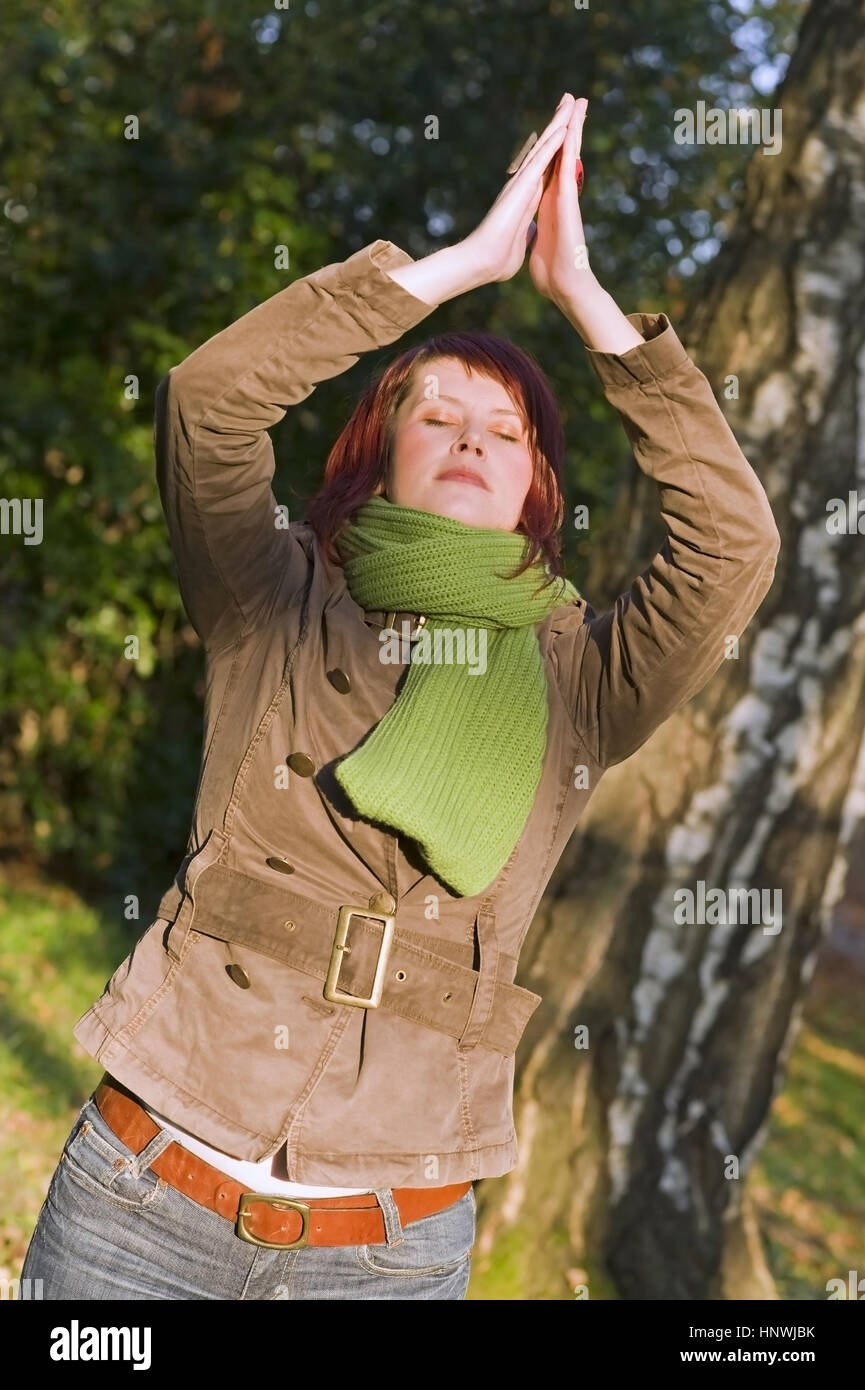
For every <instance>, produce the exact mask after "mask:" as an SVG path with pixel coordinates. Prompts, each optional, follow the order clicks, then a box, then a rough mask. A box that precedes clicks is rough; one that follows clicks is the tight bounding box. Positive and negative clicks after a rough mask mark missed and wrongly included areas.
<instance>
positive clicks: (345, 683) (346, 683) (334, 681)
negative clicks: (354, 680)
mask: <svg viewBox="0 0 865 1390" xmlns="http://www.w3.org/2000/svg"><path fill="white" fill-rule="evenodd" d="M327 678H328V680H329V681H330V683H331V685H332V686H333V688H334V690H338V691H339V693H340V695H347V694H348V692H349V691H350V690H351V681H350V679H349V677H348V675H347V673H346V672H345V671H343V670H342V669H341V668H340V667H339V666H335V667H334V668H333V670H332V671H328V673H327Z"/></svg>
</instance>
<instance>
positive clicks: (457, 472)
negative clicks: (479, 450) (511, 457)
mask: <svg viewBox="0 0 865 1390" xmlns="http://www.w3.org/2000/svg"><path fill="white" fill-rule="evenodd" d="M438 476H439V479H440V480H441V481H444V480H445V479H448V478H450V479H453V481H454V482H458V483H473V484H474V485H475V487H482V488H484V490H485V491H489V489H488V488H487V485H486V482H485V480H484V479H483V478H482V477H481V475H480V473H476V472H475V470H474V469H473V468H466V466H465V465H464V464H460V466H459V467H458V468H446V469H445V471H444V473H439V475H438Z"/></svg>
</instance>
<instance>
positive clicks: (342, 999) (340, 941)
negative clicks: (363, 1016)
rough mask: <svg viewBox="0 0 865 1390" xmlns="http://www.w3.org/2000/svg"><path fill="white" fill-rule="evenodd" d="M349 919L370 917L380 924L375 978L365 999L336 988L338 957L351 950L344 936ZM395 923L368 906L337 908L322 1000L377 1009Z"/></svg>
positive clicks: (390, 917)
mask: <svg viewBox="0 0 865 1390" xmlns="http://www.w3.org/2000/svg"><path fill="white" fill-rule="evenodd" d="M352 917H372V918H374V919H375V920H376V921H378V922H381V923H382V924H383V925H382V934H381V944H380V945H379V948H378V960H377V961H376V965H375V976H374V978H373V982H372V991H371V993H370V994H369V996H368V997H365V996H363V995H359V994H345V993H344V991H343V990H341V989H339V988H338V986H337V981H338V979H339V971H340V966H341V965H342V958H343V956H344V955H346V954H347V953H348V952H349V951H350V950H351V947H350V946H349V945H348V944H347V937H348V928H349V924H350V922H351V919H352ZM395 922H396V919H395V918H394V917H393V916H388V914H387V913H386V912H373V911H372V910H371V909H370V908H368V907H361V906H360V905H358V904H354V903H351V904H350V903H345V904H344V905H343V906H342V907H341V908H340V909H339V919H338V921H337V926H336V936H335V937H334V941H333V949H332V950H331V953H330V963H329V964H328V967H327V979H326V980H325V982H324V997H325V999H329V1000H330V1001H331V1003H333V1004H354V1005H356V1006H357V1007H358V1008H362V1009H377V1008H378V1006H379V1004H380V1003H381V996H382V991H383V989H384V972H385V970H386V969H387V962H388V957H389V956H390V948H391V944H392V942H393V934H394V928H395Z"/></svg>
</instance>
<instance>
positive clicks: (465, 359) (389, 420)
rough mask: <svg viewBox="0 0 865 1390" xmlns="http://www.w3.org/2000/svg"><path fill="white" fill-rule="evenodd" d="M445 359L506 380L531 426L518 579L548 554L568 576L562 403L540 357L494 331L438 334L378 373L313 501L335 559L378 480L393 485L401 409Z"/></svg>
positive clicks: (557, 571) (311, 510)
mask: <svg viewBox="0 0 865 1390" xmlns="http://www.w3.org/2000/svg"><path fill="white" fill-rule="evenodd" d="M440 357H448V358H454V359H456V360H457V361H459V362H462V363H463V365H464V367H465V368H466V370H467V371H469V372H472V371H477V372H480V373H481V374H483V375H484V376H489V377H493V378H494V379H496V380H497V381H500V382H501V383H502V385H503V386H504V387H505V389H506V390H507V391H508V393H509V394H510V396H511V399H512V400H513V401H514V404H515V405H516V406H517V407H518V409H519V410H520V413H521V414H522V416H523V419H524V422H525V424H526V429H527V438H528V443H529V448H530V450H531V454H532V458H533V461H534V473H533V477H532V482H531V485H530V487H529V490H528V493H527V494H526V499H525V502H524V504H523V510H522V513H521V515H520V520H519V522H518V523H517V527H516V531H517V532H518V533H520V534H522V535H525V536H526V537H527V538H528V540H529V542H530V544H529V547H528V553H527V556H526V558H525V560H524V562H523V563H522V564H521V565H520V567H519V568H518V569H517V570H515V571H514V576H512V577H515V576H516V575H517V574H521V573H522V572H523V570H525V569H527V568H528V567H529V566H530V565H531V564H533V563H534V561H535V560H536V559H537V558H538V557H539V556H540V555H541V554H543V555H544V556H545V557H546V560H547V562H548V566H549V569H550V572H551V573H552V574H553V575H563V566H562V558H561V537H560V531H561V527H562V522H563V520H564V511H565V503H564V497H563V495H562V471H563V461H564V452H565V441H564V431H563V429H562V422H561V417H560V415H559V408H558V404H557V402H556V398H555V396H554V395H553V391H552V388H551V386H550V384H549V382H548V380H547V378H546V376H545V375H544V372H543V371H542V370H541V368H540V366H539V365H538V363H537V362H536V361H535V360H534V358H533V357H531V356H530V355H529V354H528V353H526V352H524V351H523V350H522V349H521V348H518V347H517V346H516V345H515V344H514V343H512V342H510V341H509V340H508V339H507V338H502V337H499V336H498V335H497V334H494V333H482V332H465V333H440V334H437V335H436V336H435V337H432V338H427V339H426V340H425V341H424V342H422V343H417V344H416V345H415V346H414V347H410V348H407V349H406V350H405V352H402V353H400V355H399V356H398V357H396V358H394V360H393V361H392V362H390V363H389V364H388V365H387V366H386V367H385V368H384V369H383V370H381V371H379V372H378V373H377V374H376V375H375V376H374V377H372V378H371V380H370V381H369V383H368V384H367V386H366V388H365V390H364V391H363V393H362V395H361V397H360V399H359V400H358V402H357V405H356V406H355V408H354V410H353V411H352V414H351V417H350V419H349V420H348V422H347V424H346V425H345V427H344V429H343V430H342V433H341V434H340V436H339V438H338V439H337V440H336V443H335V444H334V446H333V448H332V449H331V451H330V453H329V455H328V458H327V463H326V464H325V469H324V481H323V483H322V486H321V487H320V488H319V490H318V492H317V493H316V494H315V496H314V497H313V498H312V499H311V501H310V502H309V505H308V507H307V517H306V519H307V521H308V522H309V524H310V526H311V527H312V529H313V531H314V532H315V534H316V536H317V537H318V539H319V542H320V543H321V545H322V547H323V548H324V549H325V552H326V554H327V556H328V558H329V559H330V560H331V561H332V562H333V563H335V564H340V563H341V561H340V557H339V555H338V553H337V550H336V546H335V540H336V537H337V535H338V534H339V532H340V530H341V529H342V527H343V526H344V525H345V524H346V523H347V522H348V521H350V520H351V518H352V515H353V513H354V512H355V510H356V509H357V508H358V507H359V506H361V504H362V503H364V502H366V501H368V500H369V499H370V497H371V496H372V495H373V493H374V491H375V488H376V486H377V484H378V483H382V484H385V483H386V470H387V466H388V461H389V458H390V449H391V443H392V440H393V437H394V424H395V417H396V412H397V410H398V409H399V407H400V405H401V404H402V402H403V401H404V400H405V399H406V397H407V395H408V394H409V392H410V390H411V388H412V383H413V381H414V374H415V371H416V370H418V369H420V368H421V367H422V366H423V365H424V364H426V363H428V362H431V361H432V360H433V359H434V358H440Z"/></svg>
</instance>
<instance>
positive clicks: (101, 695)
mask: <svg viewBox="0 0 865 1390" xmlns="http://www.w3.org/2000/svg"><path fill="white" fill-rule="evenodd" d="M801 8H802V6H801V5H800V4H798V3H794V0H779V3H777V4H775V5H772V4H771V3H768V2H767V3H760V0H754V3H753V4H751V3H749V0H736V3H735V5H734V4H732V3H729V2H728V0H724V3H719V2H718V0H715V2H714V3H709V4H707V5H706V6H699V7H696V8H695V7H694V6H691V5H686V4H684V3H683V0H654V3H650V4H640V5H636V4H616V5H611V6H598V7H592V8H590V9H589V10H585V11H580V10H577V9H575V8H574V7H573V6H571V5H568V4H566V3H565V2H564V0H554V3H552V4H550V5H549V6H544V7H538V8H537V9H536V10H535V11H534V12H533V13H531V14H526V13H525V12H524V10H525V7H524V6H522V5H519V4H515V3H505V4H492V3H490V2H489V0H472V3H469V4H468V5H466V4H462V3H461V4H456V3H435V4H433V3H429V2H427V3H420V4H415V3H408V0H401V2H400V0H397V3H394V4H389V5H387V6H384V5H377V4H370V5H367V6H360V7H359V6H357V5H356V4H349V3H347V2H346V0H335V3H330V4H325V3H324V0H322V3H313V0H310V3H306V4H303V3H301V0H295V3H294V4H293V5H290V6H289V8H287V9H279V10H277V9H275V8H274V7H273V6H266V5H262V6H261V7H260V9H258V10H256V9H255V8H250V7H249V6H246V5H242V4H241V5H237V4H231V3H228V2H227V0H208V3H207V4H204V5H202V4H201V3H200V0H196V3H194V4H193V3H191V0H173V3H171V4H170V5H169V4H168V3H162V4H159V3H153V2H152V0H147V3H144V2H143V0H111V4H107V3H98V0H97V2H96V3H94V0H87V3H84V0H53V3H51V4H44V5H42V4H37V5H32V4H29V3H24V0H6V4H5V5H4V7H3V10H2V13H0V53H2V58H0V65H2V67H0V70H2V83H0V113H2V119H0V155H2V165H0V167H2V175H0V178H2V189H0V194H2V196H0V209H2V215H0V274H2V276H3V280H4V282H5V290H4V323H5V332H4V333H3V335H2V341H0V470H2V488H0V490H2V494H3V496H4V497H7V498H9V497H22V498H25V497H30V498H41V499H43V503H44V539H43V541H42V544H41V545H38V546H36V545H34V546H24V545H23V543H22V540H21V538H20V537H15V536H2V537H0V545H2V551H0V554H2V563H3V604H2V612H0V648H2V655H0V749H2V752H0V836H3V837H5V838H6V840H7V841H13V842H17V841H19V840H22V839H24V838H26V837H27V836H29V835H30V834H31V833H32V834H33V835H34V836H35V841H36V844H37V846H38V847H39V848H40V850H42V851H45V852H53V853H60V854H65V855H67V856H69V857H70V859H73V858H74V861H75V862H76V863H78V864H82V865H86V866H88V867H89V868H91V869H94V870H96V871H97V872H98V873H109V872H114V871H119V870H120V869H121V868H122V866H123V865H124V864H129V865H135V866H137V869H136V871H138V869H140V868H141V866H142V864H143V862H144V860H145V859H146V860H147V865H146V867H147V869H148V870H149V868H151V867H153V868H155V869H158V870H159V871H161V872H163V873H167V872H168V871H169V869H170V870H171V871H173V868H174V867H175V866H176V863H177V861H178V859H179V857H180V854H181V853H182V849H183V845H184V843H185V839H186V833H187V826H188V820H189V813H190V809H191V798H192V793H193V790H194V785H195V777H196V774H197V759H198V754H199V749H200V710H199V705H198V701H199V698H200V695H201V686H200V678H201V667H202V663H201V655H200V652H199V651H197V650H196V647H195V643H194V634H191V633H190V630H189V628H188V625H187V623H186V621H185V618H184V614H183V612H182V608H181V604H180V599H179V596H178V593H177V589H176V584H175V581H174V575H173V569H172V565H171V560H170V555H169V552H168V546H167V539H166V532H165V528H164V522H163V520H162V518H161V514H160V509H159V504H158V497H157V492H156V486H155V481H154V478H153V464H152V439H151V433H152V418H153V397H154V391H155V388H156V386H157V384H158V382H159V380H160V379H161V377H162V376H163V375H164V374H165V373H166V371H168V369H169V368H170V367H171V366H172V365H174V364H175V363H177V362H179V361H181V360H182V359H183V358H184V357H185V356H186V355H187V353H188V352H190V351H191V350H192V349H194V348H195V347H196V346H197V345H198V344H199V343H201V342H203V341H204V340H205V339H206V338H208V337H209V336H211V335H212V334H213V333H216V332H218V331H219V330H220V329H221V328H223V327H224V326H225V325H227V324H228V323H230V322H232V321H233V320H234V319H236V318H238V317H239V316H240V315H241V314H243V313H244V312H246V311H247V310H248V309H250V308H251V307H252V306H253V305H254V304H256V303H258V302H260V301H261V300H262V299H264V298H267V297H268V296H270V295H271V294H274V293H275V292H277V291H278V290H279V289H281V288H283V286H284V285H285V284H286V283H288V282H289V281H290V280H292V279H294V278H296V277H297V276H301V275H304V274H307V273H309V272H310V271H312V270H313V269H315V268H317V267H318V266H320V265H322V264H324V263H326V262H329V261H334V260H342V259H344V258H345V256H347V255H348V254H350V253H351V252H352V251H354V250H356V249H358V248H360V247H361V246H363V245H365V244H367V243H368V242H369V241H371V240H373V239H375V238H376V237H379V236H381V237H386V238H388V239H390V240H392V241H394V242H396V244H397V245H400V246H402V247H404V248H405V249H406V250H408V251H409V252H410V253H411V254H412V255H414V256H415V257H420V256H423V255H425V254H427V253H429V252H430V251H432V250H435V249H436V248H437V247H438V246H441V245H445V244H450V243H452V242H453V241H455V240H457V239H458V238H459V237H461V236H463V235H465V234H466V233H467V232H468V231H469V230H470V229H471V228H472V227H473V226H474V225H476V223H477V221H478V220H479V218H480V217H481V216H482V215H483V213H484V211H485V210H486V208H487V207H488V206H489V204H490V203H491V202H492V200H493V198H494V197H495V195H496V194H497V192H498V191H499V189H500V187H501V186H502V184H503V183H504V182H505V179H506V173H505V168H506V165H507V163H508V161H509V159H510V158H511V156H512V154H513V153H514V151H515V149H516V148H517V147H518V146H519V145H520V144H521V143H522V141H523V140H524V138H525V136H526V135H527V133H528V131H529V130H531V129H532V128H539V127H540V125H541V124H542V123H543V122H544V121H546V120H547V119H548V117H549V115H550V114H551V111H552V108H553V107H554V105H555V103H556V101H557V100H558V97H559V96H560V94H561V92H562V91H563V90H564V89H565V88H568V89H569V90H573V91H574V92H575V93H576V94H578V95H579V94H586V95H588V96H589V97H590V108H589V116H588V121H587V127H586V137H585V142H584V151H583V154H584V160H585V164H586V173H587V180H586V187H585V190H584V194H583V207H584V216H585V220H586V226H587V236H588V238H589V245H590V250H591V255H592V264H593V266H594V267H595V269H596V271H597V273H598V274H599V276H600V278H601V279H602V281H603V282H604V283H605V284H606V285H607V287H608V288H609V289H610V291H611V293H612V294H613V295H614V296H615V297H616V298H617V300H618V301H619V302H620V303H621V304H622V307H623V308H624V309H625V310H626V311H630V310H634V309H638V308H647V309H659V308H664V309H666V310H667V311H668V312H669V313H670V315H671V317H672V318H673V320H674V322H675V321H676V320H677V317H678V316H679V315H680V314H681V312H682V311H683V309H684V305H685V302H686V298H687V296H688V295H689V294H691V293H692V292H693V285H694V277H695V274H696V272H697V268H698V266H699V265H700V264H701V263H702V262H703V261H705V259H706V258H707V256H708V255H711V253H712V249H713V246H714V245H715V243H716V240H717V238H719V237H720V236H722V235H723V228H724V221H725V219H726V218H727V217H728V216H729V214H730V212H731V210H732V209H733V208H734V205H735V198H736V196H737V192H738V189H739V187H740V184H741V179H742V175H743V172H744V169H745V166H746V163H747V161H748V159H749V157H750V155H751V151H750V150H748V149H746V148H738V147H733V146H730V147H727V146H699V147H694V148H688V147H682V146H677V145H676V144H675V142H674V141H673V138H672V129H673V125H674V121H673V112H674V111H675V109H676V108H677V107H678V106H681V105H688V106H693V105H694V103H695V102H696V101H697V100H698V99H701V98H702V99H706V100H708V101H709V102H710V103H711V102H712V101H714V100H718V101H723V100H728V101H732V102H735V103H737V104H742V103H748V104H757V105H759V104H766V101H767V99H766V98H764V97H762V96H761V95H760V93H759V92H756V91H755V89H754V87H753V85H752V83H751V73H752V71H753V69H754V68H755V66H756V65H757V63H758V61H759V58H760V55H761V53H762V55H763V56H766V55H768V56H770V57H771V56H772V55H773V54H774V55H776V54H777V53H778V52H783V51H785V50H789V48H790V46H791V41H792V22H793V20H794V18H796V17H797V16H798V14H799V13H800V12H801ZM744 14H750V16H751V18H750V21H749V24H750V27H749V29H748V30H747V31H746V32H747V33H749V34H750V38H749V40H748V42H747V43H743V42H741V41H740V40H739V37H738V36H740V34H741V33H742V32H745V31H743V30H742V25H743V15H744ZM754 25H756V26H757V27H756V28H754V27H753V26H754ZM760 26H762V28H761V27H760ZM431 117H435V118H436V119H437V121H438V132H437V136H438V138H436V139H429V138H427V136H428V135H429V134H430V132H431V128H432V127H431V122H430V118H431ZM130 118H135V120H136V121H137V124H138V130H137V138H135V139H131V138H127V137H128V136H129V135H130V134H132V133H134V132H133V130H132V125H133V122H132V121H131V119H130ZM279 246H286V247H287V248H288V250H289V255H290V264H289V268H288V269H287V270H283V269H277V268H275V266H276V262H275V255H276V249H277V248H278V247H279ZM479 323H482V324H484V326H486V327H489V328H492V329H493V330H494V331H497V332H501V333H504V334H506V335H508V336H511V337H513V338H514V339H515V340H516V341H518V342H519V343H520V344H521V345H522V346H523V347H525V348H526V349H528V350H529V351H531V352H533V353H534V354H535V355H536V356H537V357H538V359H539V360H540V362H541V364H542V365H543V366H544V367H545V369H546V370H547V371H548V373H549V375H550V377H551V379H552V381H553V385H554V387H555V388H556V390H557V392H558V395H559V398H560V400H561V401H562V409H563V414H564V418H565V423H566V427H567V432H568V438H569V442H570V445H571V450H572V458H573V472H572V477H571V479H570V485H571V489H572V492H573V501H577V500H579V501H586V502H588V503H589V504H590V505H591V506H592V509H593V510H592V524H593V528H594V527H595V526H596V524H597V522H598V521H599V520H600V519H601V518H602V516H603V514H604V510H605V508H606V506H607V505H608V503H609V501H610V498H611V497H612V495H613V493H614V491H615V489H616V486H617V483H618V481H619V480H620V478H621V473H622V465H623V460H626V459H627V451H626V449H625V447H624V444H623V440H622V436H621V431H620V428H619V425H618V421H617V419H616V417H615V415H614V413H613V412H612V411H611V410H610V409H609V408H608V407H607V406H606V404H605V403H604V401H603V399H602V398H601V397H600V395H599V391H598V386H597V382H596V380H595V379H594V377H593V375H592V374H591V372H590V370H589V369H588V367H587V364H586V360H585V353H584V350H583V348H582V344H581V343H580V342H579V340H578V338H577V337H576V335H575V333H574V331H573V329H572V328H571V326H570V325H569V324H568V323H567V322H566V321H565V320H564V319H563V318H562V316H561V315H559V314H558V312H557V311H556V310H555V309H553V308H552V306H550V305H548V304H546V303H544V302H541V301H539V300H538V298H537V296H536V295H535V293H534V291H533V289H532V287H531V284H530V281H529V279H528V276H527V273H526V272H523V273H521V275H520V276H519V277H517V278H516V279H515V280H514V281H511V282H509V283H508V284H506V285H504V286H495V287H486V288H484V289H483V290H481V291H478V292H477V294H475V295H472V296H467V297H464V298H463V299H461V300H458V301H452V302H451V303H450V304H448V305H446V306H445V307H444V308H443V310H442V311H441V312H440V313H439V314H438V315H436V316H435V317H434V318H433V319H430V320H427V321H426V322H425V323H424V324H423V325H421V326H420V328H419V330H418V332H419V334H420V335H426V333H427V332H432V331H435V330H436V329H437V328H440V327H443V326H445V325H448V326H452V327H454V328H462V327H466V326H472V325H474V326H476V325H477V324H479ZM393 350H394V351H395V350H397V349H396V346H394V349H393ZM375 365H376V364H375V363H374V362H371V361H369V360H364V361H362V362H361V363H359V364H358V366H357V367H356V368H355V369H353V371H352V372H351V373H349V374H347V376H346V377H345V378H340V379H339V380H337V381H336V382H331V383H327V384H325V385H324V386H322V387H321V388H320V389H319V391H317V392H316V393H315V395H314V396H313V398H312V399H311V400H310V401H309V402H308V403H305V404H304V405H302V406H301V407H300V408H299V409H297V410H295V411H293V412H290V415H289V418H288V419H287V420H286V422H285V424H284V425H283V426H282V427H280V429H279V431H278V434H277V437H276V442H277V446H278V457H279V461H280V471H279V477H278V480H277V485H276V486H277V495H278V496H280V497H281V499H284V500H285V499H287V500H288V501H289V506H290V510H291V512H292V514H294V515H296V514H297V513H298V511H302V506H300V505H299V503H300V502H302V499H303V498H304V497H306V496H309V495H311V493H312V492H313V491H314V490H315V487H316V486H317V482H318V479H319V477H320V474H321V469H322V466H323V463H324V459H325V457H326V455H327V452H328V449H329V446H330V443H331V442H332V440H333V439H334V438H335V436H336V434H337V433H338V431H339V428H340V427H341V424H342V422H343V420H344V418H345V415H346V413H347V412H348V410H349V409H350V403H351V400H352V397H353V394H354V392H355V390H356V389H357V388H358V387H359V385H360V383H361V380H362V378H364V377H365V376H366V374H367V373H368V372H369V371H370V370H371V369H372V368H373V367H374V366H375ZM565 545H566V555H567V557H568V560H569V563H570V566H571V570H572V573H573V577H574V579H575V580H576V582H577V583H578V584H579V571H580V567H581V565H582V563H583V560H584V555H585V552H584V551H583V550H581V549H580V546H581V545H582V546H584V545H585V541H584V540H581V538H580V536H579V535H578V534H575V533H573V532H570V533H568V534H566V535H565ZM129 635H136V636H137V637H138V639H139V643H140V655H139V656H138V658H137V660H130V659H128V658H127V657H126V656H125V655H124V649H125V642H126V638H127V637H128V636H129Z"/></svg>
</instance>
